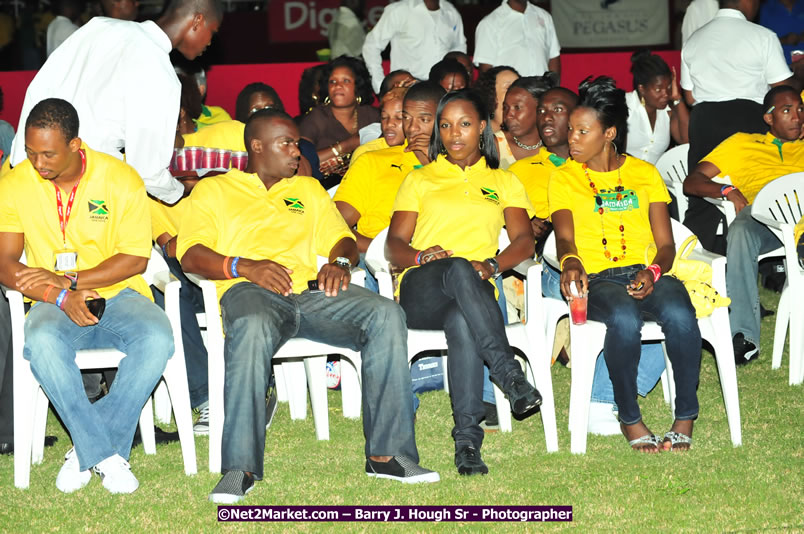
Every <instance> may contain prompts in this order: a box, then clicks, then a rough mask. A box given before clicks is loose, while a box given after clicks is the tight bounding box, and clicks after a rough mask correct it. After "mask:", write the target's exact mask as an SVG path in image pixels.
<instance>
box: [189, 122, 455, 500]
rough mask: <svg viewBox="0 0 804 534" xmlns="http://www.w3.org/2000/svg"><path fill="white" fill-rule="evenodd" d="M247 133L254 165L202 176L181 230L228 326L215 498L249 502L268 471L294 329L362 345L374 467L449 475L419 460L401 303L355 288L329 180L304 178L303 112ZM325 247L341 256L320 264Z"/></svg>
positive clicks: (397, 473)
mask: <svg viewBox="0 0 804 534" xmlns="http://www.w3.org/2000/svg"><path fill="white" fill-rule="evenodd" d="M245 138H246V148H247V149H248V153H249V162H248V167H247V168H246V171H245V172H242V171H239V170H232V171H230V172H229V173H227V174H225V175H223V176H219V177H214V178H207V179H204V180H202V181H201V182H200V183H199V184H198V185H197V186H196V187H195V189H194V190H193V192H192V194H191V196H190V210H189V212H188V213H187V214H186V216H185V217H184V218H183V220H182V223H181V226H180V227H179V238H178V248H177V251H178V257H179V259H180V261H181V265H182V267H183V268H184V270H185V271H186V272H192V273H197V274H200V275H202V276H205V277H207V278H209V279H211V280H214V281H215V284H216V286H217V288H218V296H219V297H220V305H221V312H222V316H223V328H224V332H225V333H226V341H225V344H224V358H225V360H226V377H225V385H224V406H225V422H224V427H223V443H222V462H221V467H222V471H223V473H224V475H223V478H222V479H221V481H220V482H219V483H218V485H217V486H216V487H215V488H214V489H213V490H212V493H210V495H209V498H210V500H212V501H213V502H218V503H235V502H238V501H240V500H241V499H242V498H243V497H244V496H245V494H246V493H248V492H249V491H250V490H251V489H252V488H253V487H254V481H255V480H261V479H262V478H263V468H264V466H263V455H264V451H265V426H264V421H265V402H264V399H265V394H266V391H267V388H268V379H269V377H270V374H271V358H272V357H273V355H274V353H275V352H276V351H277V350H278V349H279V348H280V347H281V346H282V345H283V344H284V343H285V342H286V341H287V340H288V339H290V338H291V337H304V338H307V339H312V340H315V341H321V342H324V343H331V344H334V345H339V346H345V347H350V348H353V349H356V350H359V351H361V355H362V360H363V367H362V381H361V384H362V387H363V401H364V402H363V406H364V407H365V412H364V413H363V432H364V435H365V436H366V448H365V454H366V474H367V475H369V476H375V477H381V478H391V479H395V480H399V481H401V482H435V481H438V480H439V476H438V473H435V472H433V471H429V470H427V469H424V468H422V467H419V465H418V461H419V454H418V451H417V449H416V442H415V438H414V431H413V407H412V404H411V402H410V391H411V382H410V370H409V368H408V360H407V328H406V326H405V318H404V314H403V313H402V310H401V308H399V306H398V305H397V304H396V303H395V302H393V301H391V300H389V299H384V298H382V297H380V296H379V295H376V294H374V293H372V292H370V291H368V290H366V289H364V288H361V287H357V286H351V285H349V281H350V280H351V266H352V265H353V264H355V263H357V257H358V254H357V247H356V246H355V241H354V237H353V236H352V233H351V231H350V230H349V227H348V226H346V223H345V222H344V221H343V218H342V217H341V216H340V214H339V213H338V210H337V209H336V208H335V204H334V203H333V202H332V200H331V199H330V197H329V195H328V194H327V192H326V191H325V190H324V189H323V188H322V187H321V185H320V184H319V183H318V181H317V180H315V179H313V178H311V177H307V176H294V174H295V172H296V169H297V168H298V165H299V157H300V152H299V148H298V143H299V131H298V128H297V127H296V125H295V123H294V122H293V120H292V119H291V118H290V117H289V116H288V115H287V114H285V113H284V112H282V111H278V110H273V109H265V110H262V111H258V112H256V113H254V115H252V116H251V117H250V118H249V121H248V122H247V124H246V132H245ZM319 255H320V256H326V257H328V258H329V263H327V264H325V265H324V266H323V267H322V268H321V269H320V270H319V269H317V259H316V258H317V256H319ZM311 283H312V284H317V286H314V287H311V285H312V284H311Z"/></svg>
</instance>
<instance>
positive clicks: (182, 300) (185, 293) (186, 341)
mask: <svg viewBox="0 0 804 534" xmlns="http://www.w3.org/2000/svg"><path fill="white" fill-rule="evenodd" d="M163 256H164V254H163ZM165 261H166V262H167V264H168V268H170V273H171V274H172V275H173V276H175V277H176V278H177V279H178V280H179V281H180V282H181V289H179V313H180V314H181V341H182V344H183V345H184V365H185V367H187V386H188V387H189V388H190V406H192V407H193V408H197V407H198V406H200V405H201V404H204V403H205V402H206V401H208V400H209V388H208V385H207V381H208V378H209V377H208V375H209V372H208V370H207V369H208V364H207V348H206V346H205V345H204V340H203V338H202V337H201V329H200V327H199V326H198V320H197V319H196V316H195V314H196V313H201V312H203V311H204V297H203V296H202V294H201V288H200V287H198V286H197V285H195V284H194V283H192V282H190V280H189V279H188V278H187V277H186V276H185V275H184V271H182V269H181V265H179V262H178V260H177V259H176V258H171V257H168V256H165ZM151 292H152V293H153V295H154V302H156V304H157V305H158V306H159V307H160V308H162V309H163V310H164V309H165V295H163V294H162V292H161V291H159V290H157V289H155V288H153V287H151Z"/></svg>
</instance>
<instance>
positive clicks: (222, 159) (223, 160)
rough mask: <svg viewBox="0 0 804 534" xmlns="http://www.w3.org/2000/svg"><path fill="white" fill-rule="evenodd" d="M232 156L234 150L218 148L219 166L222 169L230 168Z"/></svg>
mask: <svg viewBox="0 0 804 534" xmlns="http://www.w3.org/2000/svg"><path fill="white" fill-rule="evenodd" d="M231 158H232V151H231V150H225V149H223V148H220V149H218V167H220V168H221V169H228V168H229V161H230V160H231Z"/></svg>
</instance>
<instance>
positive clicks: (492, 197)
mask: <svg viewBox="0 0 804 534" xmlns="http://www.w3.org/2000/svg"><path fill="white" fill-rule="evenodd" d="M480 192H481V193H482V194H483V200H488V201H489V202H493V203H494V204H496V205H498V206H499V205H500V195H498V194H497V191H495V190H494V189H489V188H488V187H481V188H480Z"/></svg>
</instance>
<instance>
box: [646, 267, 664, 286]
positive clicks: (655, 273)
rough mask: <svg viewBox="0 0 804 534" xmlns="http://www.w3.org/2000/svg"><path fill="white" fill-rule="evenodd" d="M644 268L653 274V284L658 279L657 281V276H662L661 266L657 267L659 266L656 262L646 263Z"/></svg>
mask: <svg viewBox="0 0 804 534" xmlns="http://www.w3.org/2000/svg"><path fill="white" fill-rule="evenodd" d="M645 270H646V271H650V272H651V273H652V274H653V283H654V284H655V283H656V282H658V281H659V278H661V277H662V268H661V267H659V266H658V265H657V264H655V263H654V264H652V265H648V266H647V267H646V268H645Z"/></svg>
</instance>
